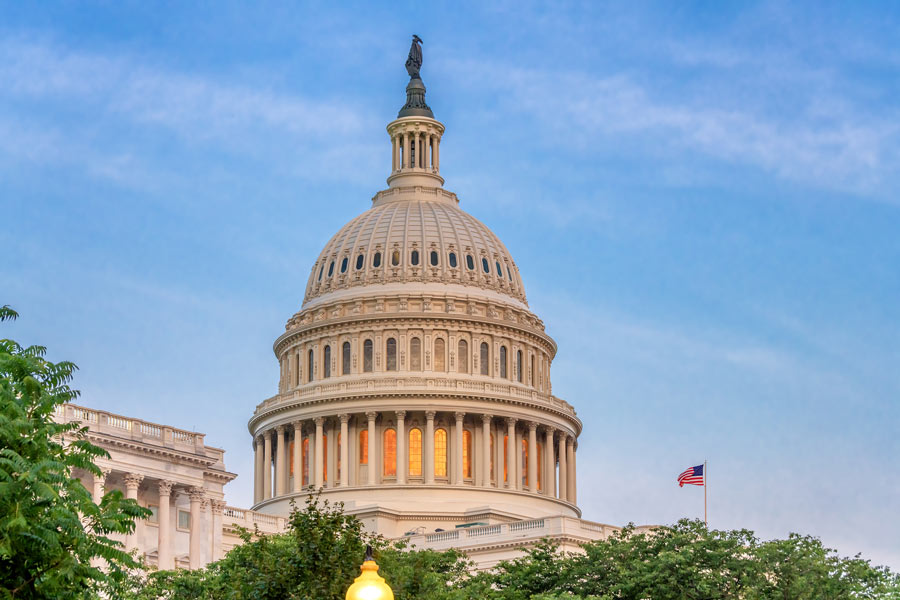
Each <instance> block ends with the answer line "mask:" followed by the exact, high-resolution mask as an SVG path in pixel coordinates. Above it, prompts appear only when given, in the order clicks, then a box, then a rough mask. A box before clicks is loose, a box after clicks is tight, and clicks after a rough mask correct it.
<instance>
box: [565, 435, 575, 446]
mask: <svg viewBox="0 0 900 600" xmlns="http://www.w3.org/2000/svg"><path fill="white" fill-rule="evenodd" d="M565 438H566V445H567V446H574V445H575V436H574V435H572V434H570V433H567V434H565Z"/></svg>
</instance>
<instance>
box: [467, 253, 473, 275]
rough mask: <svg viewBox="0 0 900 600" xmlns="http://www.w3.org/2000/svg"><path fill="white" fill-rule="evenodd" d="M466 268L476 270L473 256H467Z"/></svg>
mask: <svg viewBox="0 0 900 600" xmlns="http://www.w3.org/2000/svg"><path fill="white" fill-rule="evenodd" d="M466 266H467V267H469V270H470V271H474V270H475V259H473V258H472V255H471V254H466Z"/></svg>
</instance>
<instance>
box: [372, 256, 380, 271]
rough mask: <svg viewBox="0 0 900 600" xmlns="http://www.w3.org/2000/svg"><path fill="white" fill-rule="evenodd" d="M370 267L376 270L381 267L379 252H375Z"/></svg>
mask: <svg viewBox="0 0 900 600" xmlns="http://www.w3.org/2000/svg"><path fill="white" fill-rule="evenodd" d="M372 266H373V267H375V268H376V269H377V268H378V267H380V266H381V252H376V253H375V256H374V257H373V258H372Z"/></svg>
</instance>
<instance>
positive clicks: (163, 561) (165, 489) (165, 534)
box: [156, 481, 175, 571]
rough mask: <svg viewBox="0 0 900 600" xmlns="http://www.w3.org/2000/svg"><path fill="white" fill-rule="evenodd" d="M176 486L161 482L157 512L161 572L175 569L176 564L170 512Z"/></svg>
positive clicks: (157, 553) (169, 482)
mask: <svg viewBox="0 0 900 600" xmlns="http://www.w3.org/2000/svg"><path fill="white" fill-rule="evenodd" d="M174 486H175V482H174V481H160V482H159V510H158V511H157V517H158V520H159V523H158V530H159V531H158V538H157V543H156V555H157V557H158V561H157V565H158V568H159V570H161V571H162V570H166V569H174V568H175V562H174V560H173V559H172V529H171V528H172V517H171V513H170V512H169V508H170V506H171V500H172V488H173V487H174Z"/></svg>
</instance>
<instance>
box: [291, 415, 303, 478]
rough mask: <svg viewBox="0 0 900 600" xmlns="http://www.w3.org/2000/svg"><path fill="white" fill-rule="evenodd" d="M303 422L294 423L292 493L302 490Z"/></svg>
mask: <svg viewBox="0 0 900 600" xmlns="http://www.w3.org/2000/svg"><path fill="white" fill-rule="evenodd" d="M302 462H303V422H302V421H294V460H293V463H292V464H293V465H294V492H295V493H299V492H300V491H301V490H302V489H303V465H302V464H301V463H302Z"/></svg>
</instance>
